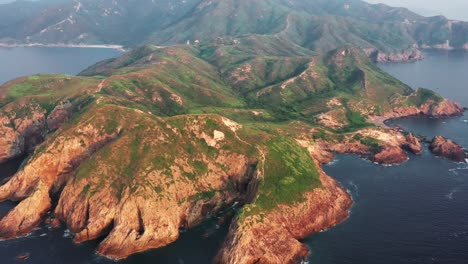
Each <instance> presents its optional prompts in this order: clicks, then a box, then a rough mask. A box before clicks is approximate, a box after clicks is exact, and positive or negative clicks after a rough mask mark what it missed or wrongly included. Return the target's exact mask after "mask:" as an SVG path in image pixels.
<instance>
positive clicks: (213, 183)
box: [0, 106, 257, 259]
mask: <svg viewBox="0 0 468 264" xmlns="http://www.w3.org/2000/svg"><path fill="white" fill-rule="evenodd" d="M239 128H240V125H238V124H237V123H235V122H233V121H230V120H228V119H226V118H222V117H219V116H210V115H207V116H180V117H174V118H172V119H169V120H164V119H162V118H156V117H154V116H152V115H148V114H144V113H141V112H139V111H135V110H133V109H129V108H123V107H117V106H102V107H100V106H96V107H95V108H94V109H93V111H90V112H88V113H86V114H85V115H83V116H80V119H79V120H77V121H75V122H73V123H69V124H68V125H66V126H64V127H61V128H59V130H58V131H57V132H56V134H54V136H52V137H50V138H48V139H47V141H46V142H44V143H43V144H42V145H41V146H40V147H38V148H37V149H36V151H35V153H34V155H33V156H32V157H31V159H30V160H29V161H28V162H27V164H26V165H25V166H24V167H23V168H22V169H21V170H20V171H19V172H18V173H17V174H16V175H15V176H14V177H12V178H11V179H10V180H9V181H8V182H7V183H6V184H5V185H3V186H1V187H0V201H4V200H7V199H8V200H15V201H20V203H19V204H18V205H17V206H16V207H15V208H14V209H13V210H12V211H11V212H9V213H8V214H7V216H5V217H4V218H3V219H1V221H0V237H1V238H3V239H8V238H14V237H18V236H22V235H25V234H27V233H28V232H30V231H31V230H32V229H33V228H35V227H36V226H37V225H38V224H39V222H40V221H41V218H42V216H44V215H45V214H46V212H47V211H49V210H50V209H51V198H50V195H51V194H55V195H57V196H59V197H60V198H59V201H58V205H57V207H56V208H55V215H56V217H57V218H58V219H60V220H62V221H63V222H65V223H66V224H67V226H68V228H69V229H70V230H71V231H72V232H74V233H75V234H76V235H75V242H77V243H79V242H83V241H87V240H92V239H96V238H99V237H105V239H104V240H103V241H102V242H101V243H100V245H99V247H98V249H97V252H98V253H99V254H102V255H105V256H107V257H110V258H113V259H121V258H125V257H127V256H129V255H131V254H133V253H136V252H140V251H144V250H148V249H151V248H158V247H162V246H165V245H167V244H169V243H172V242H174V241H175V240H176V239H177V238H178V237H179V229H180V228H191V227H193V226H195V225H197V224H199V223H200V222H201V221H202V220H203V219H205V217H206V216H207V215H208V214H214V213H216V212H218V211H219V210H221V209H223V208H225V207H227V206H229V205H231V204H232V203H234V202H235V201H240V202H242V201H243V200H244V199H245V197H244V195H246V194H247V193H248V192H247V188H246V186H247V183H248V182H249V181H250V179H251V178H252V177H253V175H254V174H255V172H256V170H255V166H256V163H257V160H256V159H255V158H254V157H249V156H247V154H246V153H255V152H252V149H253V150H255V148H254V147H253V146H250V145H249V144H248V143H246V142H244V141H243V140H241V139H240V138H239V137H238V136H237V134H236V131H237V129H239ZM234 146H235V148H234ZM251 155H253V154H251ZM88 158H89V159H88Z"/></svg>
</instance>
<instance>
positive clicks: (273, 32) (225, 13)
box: [0, 0, 468, 61]
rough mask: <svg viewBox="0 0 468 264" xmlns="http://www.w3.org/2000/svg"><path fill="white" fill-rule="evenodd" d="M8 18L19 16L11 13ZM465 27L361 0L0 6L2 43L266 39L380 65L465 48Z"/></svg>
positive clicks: (144, 0)
mask: <svg viewBox="0 0 468 264" xmlns="http://www.w3.org/2000/svg"><path fill="white" fill-rule="evenodd" d="M11 14H15V15H14V16H12V15H11ZM467 33H468V23H467V22H461V21H454V20H449V19H447V18H445V17H442V16H438V17H429V18H427V17H423V16H420V15H417V14H415V13H413V12H410V11H409V10H407V9H404V8H394V7H389V6H386V5H382V4H369V3H366V2H364V1H360V0H313V1H302V0H293V1H286V0H222V1H221V0H184V1H182V0H152V1H150V0H139V1H136V0H133V1H111V0H100V1H94V0H81V1H78V0H73V1H72V0H59V1H40V2H29V1H17V2H14V3H10V4H4V5H0V43H3V44H9V45H18V44H31V43H41V44H45V45H47V44H57V43H62V44H117V45H122V46H125V47H130V48H133V47H136V46H139V45H142V44H152V45H159V46H170V45H174V44H186V43H187V42H188V43H191V44H194V43H198V42H203V43H212V42H213V41H215V40H216V39H218V38H232V39H235V40H238V41H245V40H246V39H252V38H254V39H259V40H260V41H261V40H262V39H265V38H266V39H268V40H269V41H272V42H282V43H287V45H289V46H297V47H298V48H301V49H306V50H309V51H315V52H319V53H322V54H324V53H326V52H328V51H331V50H334V49H336V48H339V47H341V46H343V45H345V44H352V45H354V46H357V47H360V48H361V49H363V50H364V51H365V52H366V53H367V55H368V56H370V57H371V58H373V59H374V60H377V61H408V60H417V59H421V58H422V55H421V53H420V52H419V50H420V49H426V48H438V49H466V48H467V47H468V45H467V43H468V39H467V38H468V37H467V36H468V34H467Z"/></svg>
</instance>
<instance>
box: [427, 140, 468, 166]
mask: <svg viewBox="0 0 468 264" xmlns="http://www.w3.org/2000/svg"><path fill="white" fill-rule="evenodd" d="M429 149H430V150H431V151H432V153H434V154H435V155H437V156H440V157H444V158H448V159H451V160H453V161H457V162H466V153H465V150H464V149H463V147H462V146H460V145H459V144H457V143H455V142H454V141H452V140H448V139H446V138H444V137H442V136H436V137H434V139H433V140H432V142H431V145H430V146H429Z"/></svg>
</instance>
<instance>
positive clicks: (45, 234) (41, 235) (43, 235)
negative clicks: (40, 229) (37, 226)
mask: <svg viewBox="0 0 468 264" xmlns="http://www.w3.org/2000/svg"><path fill="white" fill-rule="evenodd" d="M39 236H40V237H45V236H47V233H44V234H40V235H39Z"/></svg>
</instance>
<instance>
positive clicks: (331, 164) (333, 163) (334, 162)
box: [327, 159, 340, 166]
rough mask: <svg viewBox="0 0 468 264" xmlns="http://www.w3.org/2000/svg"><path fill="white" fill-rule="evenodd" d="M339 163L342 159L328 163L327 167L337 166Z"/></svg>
mask: <svg viewBox="0 0 468 264" xmlns="http://www.w3.org/2000/svg"><path fill="white" fill-rule="evenodd" d="M339 161H340V159H334V160H332V161H330V162H328V163H327V166H333V165H335V164H337V163H338V162H339Z"/></svg>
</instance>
